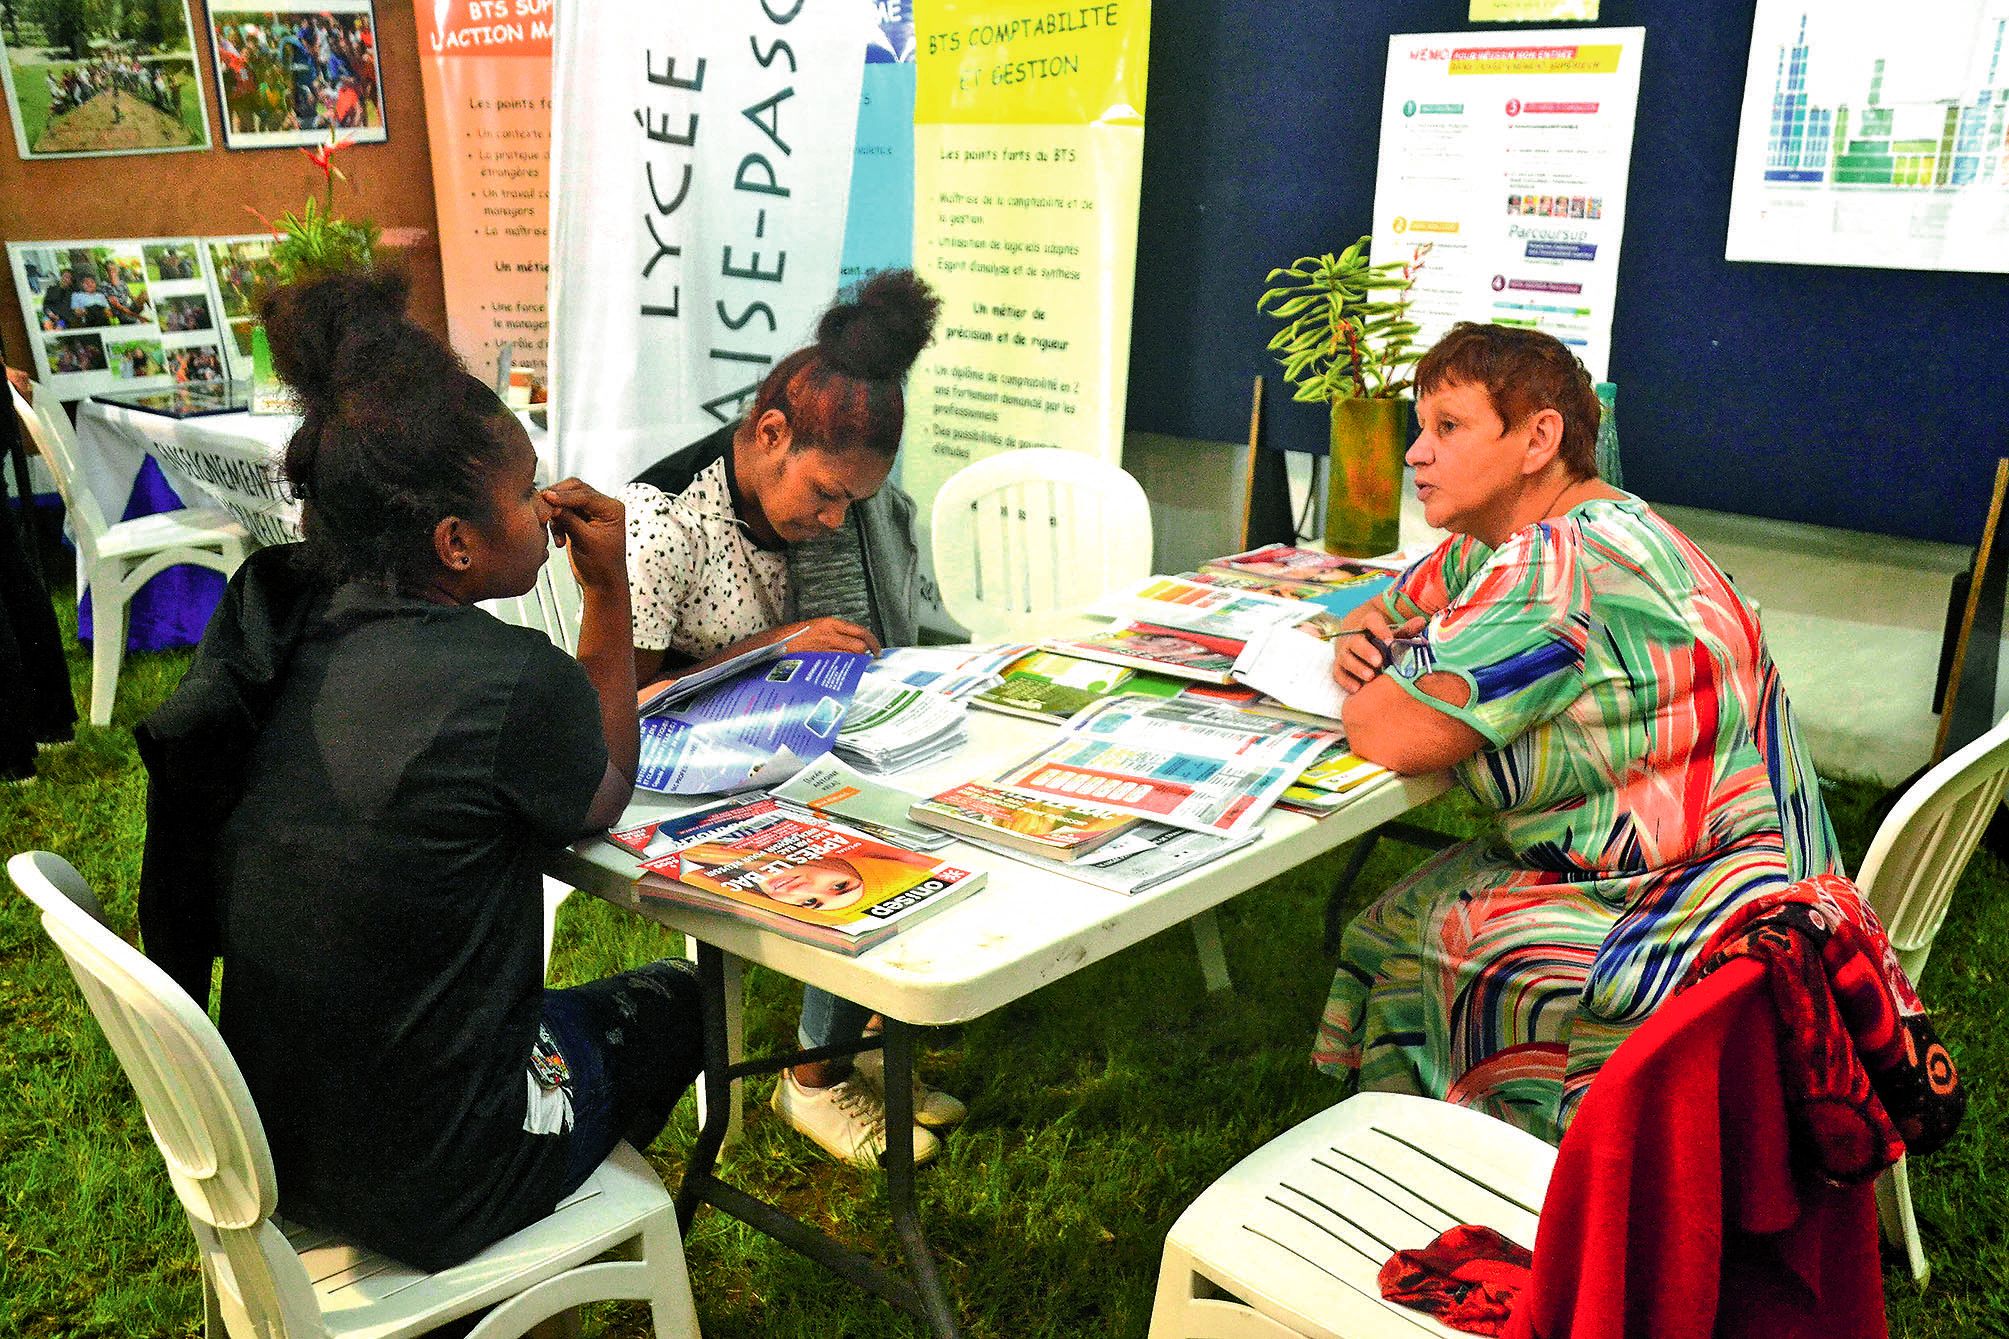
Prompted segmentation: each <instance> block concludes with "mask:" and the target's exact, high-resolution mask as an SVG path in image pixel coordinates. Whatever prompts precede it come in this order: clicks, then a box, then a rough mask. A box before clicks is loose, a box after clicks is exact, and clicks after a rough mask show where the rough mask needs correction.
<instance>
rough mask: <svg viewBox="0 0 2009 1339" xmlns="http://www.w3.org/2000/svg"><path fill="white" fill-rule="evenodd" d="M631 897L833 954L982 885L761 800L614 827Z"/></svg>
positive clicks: (854, 948) (971, 876)
mask: <svg viewBox="0 0 2009 1339" xmlns="http://www.w3.org/2000/svg"><path fill="white" fill-rule="evenodd" d="M607 839H608V840H609V841H612V842H614V843H615V844H616V845H618V846H622V847H625V848H626V849H627V850H629V851H632V852H633V853H634V854H635V855H636V856H637V857H638V858H639V861H640V865H641V868H642V870H643V877H642V878H641V879H640V880H639V882H638V883H637V884H636V889H637V891H638V892H639V893H641V894H642V895H643V896H645V897H654V898H661V899H664V900H667V901H672V902H677V903H681V904H683V905H685V906H690V907H696V908H699V909H702V910H706V911H714V912H717V913H719V914H721V915H724V916H730V917H733V918H734V919H737V920H744V921H750V922H753V923H754V924H758V925H761V926H764V927H766V928H768V929H770V930H774V931H776V932H777V933H780V934H784V935H788V936H789V937H791V938H794V939H800V940H803V941H805V942H808V943H812V944H821V945H823V946H824V947H826V948H831V949H835V950H836V951H837V952H839V953H845V954H855V953H862V952H864V951H865V950H866V949H868V948H870V947H871V946H872V945H874V944H877V943H879V942H880V941H882V940H884V939H887V938H890V937H891V936H893V935H895V934H898V933H899V932H900V931H902V930H904V929H906V928H907V927H908V926H910V925H912V924H914V922H916V921H918V920H920V919H922V918H923V917H925V916H928V915H932V914H933V913H935V912H937V911H940V910H942V909H943V908H945V907H948V906H952V905H954V904H955V903H956V902H958V901H960V900H961V899H962V898H964V897H967V896H968V895H969V894H970V893H972V892H975V891H976V890H977V889H978V888H980V887H982V886H983V882H984V874H983V871H981V870H970V869H964V868H962V867H961V866H959V865H953V864H949V863H947V862H945V861H941V860H936V859H935V858H933V857H932V856H928V855H923V854H921V853H920V852H918V851H909V850H906V849H904V848H902V847H899V846H895V845H891V844H889V843H886V842H879V841H874V840H872V839H871V838H869V837H864V836H860V835H858V834H856V833H852V832H846V831H845V830H843V829H842V828H836V827H831V826H829V825H827V824H824V823H821V822H818V821H816V820H814V819H808V818H801V817H797V816H795V815H793V814H791V813H789V812H788V811H787V810H786V809H784V808H782V807H781V806H780V805H778V804H776V803H775V802H774V801H773V800H772V799H768V798H765V797H761V798H757V799H753V800H747V801H741V800H728V801H725V802H724V803H722V804H718V805H714V806H711V807H709V808H706V809H700V810H698V811H697V812H695V813H689V814H683V815H679V816H678V817H675V818H666V819H663V820H661V821H660V822H656V823H647V824H644V825H642V826H640V827H634V828H623V829H621V830H619V831H616V832H610V833H608V834H607Z"/></svg>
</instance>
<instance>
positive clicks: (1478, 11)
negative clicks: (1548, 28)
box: [1467, 0, 1598, 23]
mask: <svg viewBox="0 0 2009 1339" xmlns="http://www.w3.org/2000/svg"><path fill="white" fill-rule="evenodd" d="M1597 6H1598V0H1472V5H1471V13H1470V14H1469V15H1468V16H1467V17H1469V18H1470V19H1471V21H1472V22H1473V23H1547V22H1550V21H1551V20H1554V19H1562V20H1565V21H1567V20H1571V19H1580V20H1591V19H1595V18H1597Z"/></svg>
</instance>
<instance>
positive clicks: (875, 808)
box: [773, 757, 950, 851]
mask: <svg viewBox="0 0 2009 1339" xmlns="http://www.w3.org/2000/svg"><path fill="white" fill-rule="evenodd" d="M773 795H774V800H775V802H776V803H777V804H779V805H781V806H782V807H783V808H784V809H791V810H794V811H796V812H798V813H802V814H807V815H810V816H812V817H813V816H817V815H821V816H822V817H825V818H830V819H835V820H836V821H837V822H840V823H843V824H845V825H846V826H848V827H854V828H856V829H858V830H859V831H860V832H862V833H864V834H865V835H866V836H868V837H878V838H880V839H881V840H883V841H890V842H892V843H894V844H895V845H896V846H911V847H913V848H914V849H915V850H917V851H934V850H939V849H940V848H942V847H944V846H947V845H948V844H949V840H950V839H949V837H948V835H947V834H946V833H942V832H937V831H935V830H934V829H933V828H928V827H923V826H921V825H920V824H919V823H916V822H915V821H914V820H913V819H911V818H909V817H907V811H908V810H909V809H911V808H912V807H913V806H914V805H915V804H916V803H918V802H919V800H920V798H921V797H920V796H918V795H915V794H913V793H912V792H910V791H904V790H901V789H899V788H898V787H896V786H889V785H887V784H886V783H885V782H883V781H874V780H873V779H872V778H871V777H868V776H865V775H863V774H862V773H859V772H855V771H853V770H852V769H851V768H849V767H846V766H845V765H844V763H843V761H842V760H841V759H839V758H836V757H824V758H818V759H817V760H816V761H815V762H813V763H811V764H809V766H807V767H805V768H803V769H802V770H801V771H799V772H797V773H796V774H795V775H794V776H792V777H790V778H789V779H788V780H787V781H785V782H783V783H782V784H781V785H779V786H776V787H775V788H774V791H773Z"/></svg>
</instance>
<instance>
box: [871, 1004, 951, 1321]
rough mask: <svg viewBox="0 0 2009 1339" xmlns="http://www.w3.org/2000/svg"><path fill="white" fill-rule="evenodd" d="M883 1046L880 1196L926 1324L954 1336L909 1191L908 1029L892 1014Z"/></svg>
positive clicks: (911, 1104)
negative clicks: (883, 1140) (882, 1188)
mask: <svg viewBox="0 0 2009 1339" xmlns="http://www.w3.org/2000/svg"><path fill="white" fill-rule="evenodd" d="M885 1023H886V1031H885V1046H886V1158H885V1166H886V1197H887V1199H888V1200H890V1201H891V1203H892V1209H893V1227H894V1229H895V1230H896V1231H898V1232H899V1234H900V1249H901V1251H902V1252H903V1253H904V1254H905V1255H906V1257H907V1268H908V1269H909V1270H910V1271H911V1272H912V1273H913V1276H914V1288H915V1290H916V1291H917V1292H919V1293H920V1295H921V1305H922V1307H923V1308H924V1310H925V1311H926V1316H925V1317H924V1318H925V1319H926V1320H927V1322H928V1328H929V1329H931V1330H933V1331H934V1332H935V1334H936V1335H938V1336H940V1339H955V1336H956V1318H955V1314H954V1313H953V1312H952V1311H951V1310H950V1309H949V1298H948V1294H947V1293H945V1292H944V1291H943V1290H942V1280H941V1277H940V1275H938V1274H937V1273H936V1271H935V1257H934V1255H933V1253H931V1252H930V1251H929V1250H928V1241H927V1238H926V1237H925V1236H923V1235H922V1232H921V1215H920V1208H919V1205H918V1204H917V1202H916V1198H915V1194H914V1029H913V1028H912V1027H910V1026H908V1025H907V1024H905V1023H902V1022H899V1021H898V1020H896V1019H891V1018H888V1019H886V1020H885Z"/></svg>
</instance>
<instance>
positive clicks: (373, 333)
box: [258, 270, 411, 412]
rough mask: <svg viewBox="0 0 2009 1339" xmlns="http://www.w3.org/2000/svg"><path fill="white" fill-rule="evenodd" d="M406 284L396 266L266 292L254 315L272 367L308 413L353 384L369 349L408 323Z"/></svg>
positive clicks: (396, 335) (331, 401)
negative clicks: (262, 325)
mask: <svg viewBox="0 0 2009 1339" xmlns="http://www.w3.org/2000/svg"><path fill="white" fill-rule="evenodd" d="M409 289H410V286H409V284H408V283H407V281H406V280H405V277H404V276H403V275H402V274H400V273H398V272H397V271H395V270H372V271H369V272H366V273H355V274H337V275H330V276H328V277H326V278H322V279H314V280H310V281H308V282H306V283H298V284H289V285H288V286H286V287H285V288H280V289H275V290H274V291H273V292H271V293H269V294H267V295H266V297H265V300H264V301H263V302H262V303H260V304H259V308H258V315H259V318H260V319H261V320H263V321H264V322H265V330H266V334H267V335H268V336H269V338H270V343H271V346H272V365H273V370H274V371H276V372H277V373H278V374H279V377H280V379H281V380H282V381H284V382H285V383H286V384H287V385H288V386H290V387H291V388H292V389H293V392H294V394H295V395H297V396H298V397H299V398H300V400H301V403H302V407H303V408H305V409H307V410H308V411H310V412H311V411H313V410H316V409H324V410H325V409H328V408H331V407H332V406H333V404H334V402H335V400H336V398H337V396H338V395H339V393H340V388H343V387H349V388H353V386H354V384H355V381H356V377H355V376H354V375H353V374H354V373H355V372H356V371H357V370H359V366H358V365H359V364H365V363H368V362H373V361H375V360H374V359H372V358H371V357H370V354H371V351H373V350H375V349H378V348H381V347H382V346H383V345H384V344H385V343H386V342H387V341H397V340H398V339H399V338H400V336H402V335H403V334H405V333H406V332H407V330H408V329H409V328H410V327H411V322H410V320H409V318H407V317H406V315H405V301H406V298H407V296H408V294H409Z"/></svg>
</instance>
